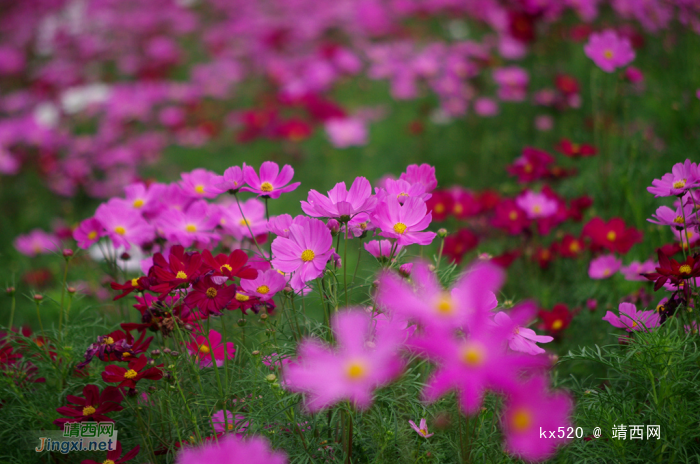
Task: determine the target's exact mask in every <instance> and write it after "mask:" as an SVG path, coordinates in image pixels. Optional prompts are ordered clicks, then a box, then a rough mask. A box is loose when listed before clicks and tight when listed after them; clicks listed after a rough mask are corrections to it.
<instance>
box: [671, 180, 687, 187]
mask: <svg viewBox="0 0 700 464" xmlns="http://www.w3.org/2000/svg"><path fill="white" fill-rule="evenodd" d="M685 182H686V179H681V180H677V181H675V182H674V183H673V188H674V189H682V188H685Z"/></svg>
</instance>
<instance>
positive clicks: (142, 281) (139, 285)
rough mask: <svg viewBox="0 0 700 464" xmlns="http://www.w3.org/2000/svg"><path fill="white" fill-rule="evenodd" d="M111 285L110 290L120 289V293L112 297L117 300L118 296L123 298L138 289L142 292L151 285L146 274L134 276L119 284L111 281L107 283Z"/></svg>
mask: <svg viewBox="0 0 700 464" xmlns="http://www.w3.org/2000/svg"><path fill="white" fill-rule="evenodd" d="M109 285H110V286H111V287H112V290H121V291H122V293H121V294H120V295H117V296H115V297H114V300H115V301H116V300H118V299H120V298H124V297H125V296H127V295H128V294H130V293H131V292H133V291H139V292H142V291H144V290H148V289H149V288H150V286H151V284H150V280H149V279H148V277H146V276H141V277H138V278H134V279H131V280H127V281H126V282H124V283H123V284H119V283H117V282H112V283H110V284H109Z"/></svg>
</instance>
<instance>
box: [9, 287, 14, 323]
mask: <svg viewBox="0 0 700 464" xmlns="http://www.w3.org/2000/svg"><path fill="white" fill-rule="evenodd" d="M11 297H12V303H10V325H9V326H8V327H9V328H10V330H12V323H13V322H14V320H15V292H14V291H13V292H12V296H11Z"/></svg>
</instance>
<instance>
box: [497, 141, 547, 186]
mask: <svg viewBox="0 0 700 464" xmlns="http://www.w3.org/2000/svg"><path fill="white" fill-rule="evenodd" d="M552 163H554V157H552V155H550V154H549V153H547V152H546V151H542V150H538V149H537V148H532V147H525V148H524V149H523V152H522V155H521V156H520V157H518V158H517V159H516V160H515V161H513V164H510V165H508V166H506V170H507V171H508V173H509V174H510V175H511V176H514V177H517V178H518V182H523V183H524V182H532V181H535V180H539V179H542V178H544V177H545V176H546V175H547V173H548V172H549V165H551V164H552Z"/></svg>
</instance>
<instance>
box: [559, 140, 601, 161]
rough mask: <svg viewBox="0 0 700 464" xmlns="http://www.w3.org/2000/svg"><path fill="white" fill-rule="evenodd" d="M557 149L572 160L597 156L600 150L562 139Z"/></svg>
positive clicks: (585, 144)
mask: <svg viewBox="0 0 700 464" xmlns="http://www.w3.org/2000/svg"><path fill="white" fill-rule="evenodd" d="M555 149H556V150H557V151H558V152H560V153H562V154H564V155H565V156H568V157H570V158H579V157H589V156H595V155H596V154H597V153H598V150H597V149H596V148H595V147H594V146H593V145H588V144H587V143H583V144H578V143H573V142H572V141H570V140H569V139H561V140H560V141H559V143H558V144H557V146H556V147H555Z"/></svg>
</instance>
